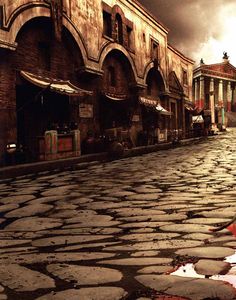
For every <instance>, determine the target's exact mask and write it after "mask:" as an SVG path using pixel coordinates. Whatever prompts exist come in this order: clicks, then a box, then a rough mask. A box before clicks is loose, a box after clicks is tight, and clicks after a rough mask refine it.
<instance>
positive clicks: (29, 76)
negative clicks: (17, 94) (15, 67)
mask: <svg viewBox="0 0 236 300" xmlns="http://www.w3.org/2000/svg"><path fill="white" fill-rule="evenodd" d="M20 74H21V75H22V76H23V78H25V79H26V80H28V81H29V82H30V83H32V84H34V85H37V86H39V87H41V88H43V89H49V90H51V91H52V92H56V93H59V94H64V95H67V96H86V95H92V94H93V92H91V91H87V90H84V89H81V88H79V87H77V86H75V85H74V84H72V83H71V82H70V81H69V80H61V79H55V78H49V77H44V76H40V75H36V74H33V73H30V72H26V71H20Z"/></svg>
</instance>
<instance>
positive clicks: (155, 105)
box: [139, 97, 171, 116]
mask: <svg viewBox="0 0 236 300" xmlns="http://www.w3.org/2000/svg"><path fill="white" fill-rule="evenodd" d="M159 101H160V99H150V98H147V97H139V102H140V103H141V104H143V105H145V106H149V107H151V108H153V109H154V110H155V111H156V112H158V113H160V114H161V115H165V116H171V112H169V111H168V110H166V109H165V108H164V107H163V106H161V104H160V103H159Z"/></svg>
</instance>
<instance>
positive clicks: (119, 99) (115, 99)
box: [104, 92, 127, 101]
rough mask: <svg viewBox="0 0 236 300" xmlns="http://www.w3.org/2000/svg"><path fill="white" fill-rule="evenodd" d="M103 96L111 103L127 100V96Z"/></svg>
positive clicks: (105, 93) (110, 94)
mask: <svg viewBox="0 0 236 300" xmlns="http://www.w3.org/2000/svg"><path fill="white" fill-rule="evenodd" d="M104 95H105V97H106V98H108V99H109V100H113V101H122V100H127V95H125V94H112V93H108V92H104Z"/></svg>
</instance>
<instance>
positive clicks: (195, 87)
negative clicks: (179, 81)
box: [194, 79, 199, 106]
mask: <svg viewBox="0 0 236 300" xmlns="http://www.w3.org/2000/svg"><path fill="white" fill-rule="evenodd" d="M198 99H199V97H198V81H197V79H195V80H194V102H195V105H196V106H199V101H198Z"/></svg>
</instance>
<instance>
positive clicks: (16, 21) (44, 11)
mask: <svg viewBox="0 0 236 300" xmlns="http://www.w3.org/2000/svg"><path fill="white" fill-rule="evenodd" d="M37 17H46V18H50V9H49V7H47V6H36V5H35V6H33V7H32V5H31V6H30V5H28V7H25V8H24V10H23V11H22V12H20V13H19V12H17V11H16V12H15V13H14V15H12V16H11V20H10V21H9V22H8V23H9V24H10V25H9V26H10V27H9V28H10V35H9V36H10V40H9V43H11V44H14V43H15V41H16V38H17V35H18V33H19V31H20V29H21V28H22V27H23V26H24V25H25V24H26V23H27V22H28V21H30V20H32V19H34V18H37ZM63 26H65V27H66V28H67V30H68V31H69V32H70V33H71V35H72V36H73V37H74V40H75V41H76V43H77V45H78V47H79V49H80V51H81V54H82V57H83V61H84V64H85V65H87V61H88V51H87V48H86V46H85V42H84V40H83V38H82V36H81V34H80V32H79V31H78V30H77V29H76V27H75V26H74V24H73V23H72V22H71V21H70V20H69V19H68V18H65V17H64V16H63Z"/></svg>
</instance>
